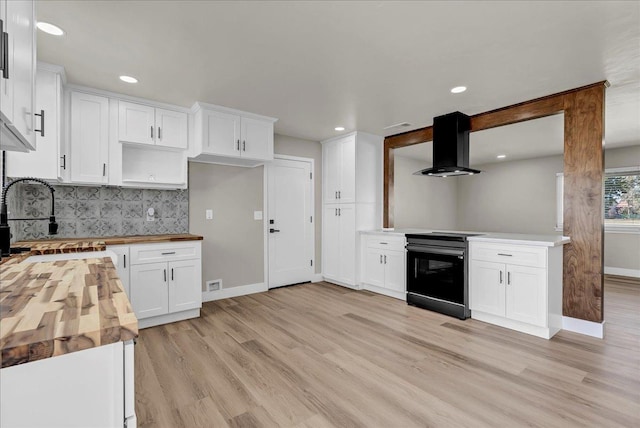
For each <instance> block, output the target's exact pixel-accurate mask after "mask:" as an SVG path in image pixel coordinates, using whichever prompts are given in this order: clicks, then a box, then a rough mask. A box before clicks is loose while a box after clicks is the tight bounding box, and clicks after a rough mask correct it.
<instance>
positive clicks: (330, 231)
mask: <svg viewBox="0 0 640 428" xmlns="http://www.w3.org/2000/svg"><path fill="white" fill-rule="evenodd" d="M322 222H323V227H322V274H323V276H326V277H328V278H338V275H339V273H340V223H339V222H338V206H337V205H326V206H325V207H324V210H323V212H322Z"/></svg>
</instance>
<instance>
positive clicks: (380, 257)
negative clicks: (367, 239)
mask: <svg viewBox="0 0 640 428" xmlns="http://www.w3.org/2000/svg"><path fill="white" fill-rule="evenodd" d="M380 264H382V254H380Z"/></svg>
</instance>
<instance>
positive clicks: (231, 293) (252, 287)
mask: <svg viewBox="0 0 640 428" xmlns="http://www.w3.org/2000/svg"><path fill="white" fill-rule="evenodd" d="M263 291H267V285H266V284H265V283H264V282H258V283H256V284H247V285H239V286H237V287H229V288H223V289H221V290H216V291H207V292H204V293H202V301H203V302H211V301H212V300H220V299H229V298H231V297H238V296H246V295H247V294H254V293H262V292H263Z"/></svg>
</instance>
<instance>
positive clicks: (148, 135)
mask: <svg viewBox="0 0 640 428" xmlns="http://www.w3.org/2000/svg"><path fill="white" fill-rule="evenodd" d="M118 119H119V120H118V140H119V141H121V142H124V143H138V144H154V143H155V137H156V130H155V109H154V108H153V107H149V106H145V105H142V104H135V103H129V102H126V101H120V103H119V106H118Z"/></svg>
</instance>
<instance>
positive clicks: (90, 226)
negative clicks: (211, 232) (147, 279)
mask: <svg viewBox="0 0 640 428" xmlns="http://www.w3.org/2000/svg"><path fill="white" fill-rule="evenodd" d="M54 188H55V190H56V191H55V199H56V203H55V213H56V221H57V222H58V225H59V229H58V235H55V236H50V235H49V234H48V222H47V221H43V220H40V221H31V220H21V221H12V222H10V226H11V233H12V235H13V237H12V239H11V240H12V242H15V241H21V240H27V239H46V238H49V237H51V238H56V237H57V238H83V237H106V236H121V235H158V234H165V233H188V231H189V191H188V190H150V189H129V188H120V187H87V186H54ZM7 204H8V209H9V217H10V218H25V217H49V213H50V210H51V196H50V192H49V190H48V189H47V188H46V187H45V186H42V185H39V184H26V183H25V184H23V183H20V184H16V185H15V186H13V187H12V188H11V190H9V193H8V195H7ZM149 208H153V209H154V210H155V221H147V220H146V217H147V215H146V213H147V209H149Z"/></svg>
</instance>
